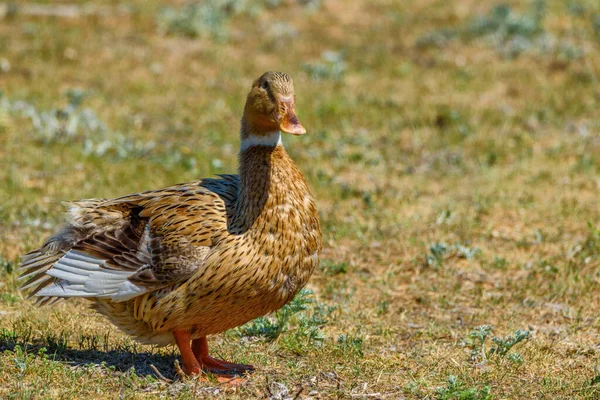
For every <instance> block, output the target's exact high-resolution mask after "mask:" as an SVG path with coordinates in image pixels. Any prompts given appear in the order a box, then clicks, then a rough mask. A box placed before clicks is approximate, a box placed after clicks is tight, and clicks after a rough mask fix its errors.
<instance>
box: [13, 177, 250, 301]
mask: <svg viewBox="0 0 600 400" xmlns="http://www.w3.org/2000/svg"><path fill="white" fill-rule="evenodd" d="M238 184H239V183H238V180H237V177H236V176H234V175H227V176H223V177H222V178H221V179H207V180H203V181H198V182H193V183H189V184H182V185H176V186H172V187H168V188H165V189H161V190H158V191H149V192H144V193H139V194H135V195H130V196H126V197H122V198H118V199H113V200H87V201H82V202H77V203H70V206H71V208H70V212H69V219H68V223H67V225H66V226H65V227H64V228H63V230H62V231H61V232H59V233H58V234H57V235H55V236H53V237H52V238H50V239H49V240H48V241H47V242H46V244H44V246H42V247H41V248H40V249H38V250H35V251H33V252H30V253H28V254H27V255H25V257H24V259H23V262H22V265H21V267H20V270H21V271H22V274H21V276H20V279H26V281H25V283H24V284H23V286H22V289H28V288H33V290H32V292H31V294H30V295H31V296H37V297H38V301H39V302H40V303H46V302H50V301H54V300H55V299H56V298H62V297H85V298H105V299H111V300H113V301H124V300H128V299H131V298H133V297H136V296H139V295H141V294H143V293H146V292H148V291H152V290H156V289H158V288H162V287H166V286H172V285H176V284H177V283H180V282H182V281H185V280H186V279H188V278H189V277H190V276H191V275H192V274H193V273H194V272H195V271H197V270H198V269H199V268H202V266H203V265H204V261H205V259H206V257H207V255H208V254H209V252H210V249H211V247H212V246H213V244H214V239H215V234H216V233H217V232H222V231H223V230H226V227H227V212H228V210H227V209H228V208H229V207H230V205H231V204H232V202H233V201H234V199H235V196H236V194H237V186H238Z"/></svg>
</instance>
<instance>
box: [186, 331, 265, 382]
mask: <svg viewBox="0 0 600 400" xmlns="http://www.w3.org/2000/svg"><path fill="white" fill-rule="evenodd" d="M192 352H193V353H194V355H195V356H196V360H197V361H198V364H199V365H200V366H201V367H202V368H203V369H204V370H208V371H210V372H212V373H215V374H217V375H220V374H231V373H235V372H243V371H253V370H254V367H253V366H252V365H246V364H234V363H231V362H228V361H223V360H217V359H216V358H212V357H211V356H209V355H208V341H207V340H206V337H202V338H200V339H194V340H192ZM182 357H183V354H182Z"/></svg>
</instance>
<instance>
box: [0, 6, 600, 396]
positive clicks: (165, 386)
mask: <svg viewBox="0 0 600 400" xmlns="http://www.w3.org/2000/svg"><path fill="white" fill-rule="evenodd" d="M73 5H74V7H72V8H70V9H68V11H69V12H68V13H67V14H68V15H65V13H66V11H65V10H64V9H62V11H61V10H59V9H57V7H56V6H55V5H54V4H53V3H52V2H40V3H39V4H37V5H35V7H34V4H31V3H26V4H21V3H18V4H16V5H11V6H10V10H9V11H10V12H9V13H8V14H7V15H5V16H4V17H1V18H2V20H1V23H0V89H1V91H2V95H1V97H0V159H1V160H2V163H1V165H2V167H3V168H0V397H2V398H14V399H30V398H90V397H92V396H93V397H94V398H99V399H100V398H117V397H119V398H124V399H137V398H164V397H175V398H182V399H187V398H198V397H200V398H233V399H235V398H240V399H246V398H265V397H266V398H295V397H296V398H313V399H314V398H364V399H367V398H369V399H370V398H384V399H401V398H406V399H522V398H534V399H595V398H598V396H600V371H599V370H598V368H597V365H598V349H597V344H598V343H599V341H600V336H599V333H598V332H599V331H600V319H599V316H598V310H599V309H600V301H599V299H598V296H597V293H598V290H599V285H600V208H599V207H598V204H599V203H598V198H599V191H600V183H599V181H598V176H599V175H600V140H599V134H598V132H599V131H600V111H599V110H600V36H599V35H600V34H599V32H600V28H599V27H600V22H599V21H600V19H599V18H600V8H599V7H598V4H597V2H596V1H593V0H572V1H569V2H559V1H550V0H548V1H539V0H538V1H534V2H517V1H505V2H492V3H489V4H488V3H481V2H475V1H470V0H467V1H461V2H439V1H430V0H415V1H412V2H384V1H381V2H365V1H357V2H342V1H338V0H323V1H317V2H315V1H296V0H289V1H268V2H258V1H215V2H210V3H209V2H196V3H191V4H190V5H186V4H184V3H182V2H173V3H170V4H165V3H164V2H158V1H149V2H141V1H131V2H127V3H125V4H122V3H117V2H95V1H85V0H81V1H77V2H73ZM40 10H41V11H44V13H45V15H40V12H41V11H40ZM59 11H60V12H59ZM266 70H282V71H285V72H288V73H289V74H290V75H291V76H292V77H293V78H294V81H295V84H296V91H297V108H298V110H297V111H298V116H299V118H300V120H301V121H302V123H303V125H304V126H305V127H306V128H307V129H308V131H309V133H308V134H307V135H305V136H304V137H302V138H294V137H286V138H284V139H285V143H286V146H287V148H288V150H289V152H290V153H291V155H292V156H293V158H294V159H295V160H296V162H297V164H298V165H299V167H300V169H301V170H302V171H303V173H304V174H305V175H306V177H307V179H308V181H309V183H310V186H311V187H312V189H313V191H314V194H315V196H316V198H317V199H318V207H319V211H320V214H321V219H322V224H323V230H324V244H325V248H324V251H323V255H322V259H323V260H322V265H321V267H320V268H318V270H317V271H316V272H315V275H314V276H313V278H312V279H311V281H310V283H309V285H308V289H309V290H310V292H303V294H301V295H300V296H299V297H298V298H297V299H296V300H295V302H294V303H292V304H291V305H289V306H288V307H286V308H285V309H284V310H282V311H280V312H278V313H275V314H274V315H271V316H266V317H264V318H260V319H258V320H255V321H253V322H251V323H249V324H248V325H246V326H244V327H240V328H238V329H235V330H232V331H229V332H226V333H224V334H221V335H218V336H215V337H213V338H210V344H211V347H212V348H213V349H214V351H215V354H216V355H218V356H219V357H223V358H228V359H232V360H234V361H235V362H241V363H252V364H254V365H256V366H257V367H258V369H257V371H256V372H255V373H254V374H253V375H251V376H250V377H249V379H248V382H247V383H245V384H244V385H242V386H240V387H238V388H231V387H226V386H222V385H216V384H211V383H203V382H199V381H198V380H193V379H191V380H181V379H179V378H178V377H177V375H176V373H175V368H174V362H175V360H176V359H177V357H178V355H177V352H176V351H175V350H174V349H173V348H170V347H167V348H153V347H150V346H142V345H139V344H137V343H135V342H133V341H131V339H129V338H128V337H126V336H125V335H123V334H122V333H120V332H119V331H117V330H116V329H115V328H114V327H112V326H111V325H110V324H108V323H107V321H106V320H105V319H103V318H102V317H100V316H98V315H96V314H94V313H93V312H91V311H90V310H89V309H88V308H87V307H86V305H85V303H84V302H80V301H72V302H64V303H62V304H60V305H57V306H56V307H53V308H47V309H36V308H35V307H33V306H32V304H31V303H30V302H29V301H27V300H25V299H24V297H23V294H22V293H20V292H19V291H18V290H17V286H18V284H17V282H16V272H15V268H16V266H17V265H18V262H19V255H20V254H23V253H25V252H27V251H29V250H31V249H33V248H35V247H36V246H39V245H40V244H41V243H42V242H43V240H44V239H45V238H46V237H47V236H49V235H50V234H51V233H52V232H53V231H54V229H55V228H56V227H57V226H58V225H59V224H60V222H61V221H62V218H63V208H62V206H61V204H60V201H63V200H71V199H79V198H89V197H112V196H118V195H123V194H127V193H131V192H137V191H142V190H146V189H150V188H158V187H161V186H165V185H169V184H173V183H177V182H183V181H187V180H193V179H197V178H199V177H205V176H211V175H213V174H215V173H227V172H232V171H234V170H235V168H236V163H237V160H236V158H237V145H238V142H237V140H238V137H237V132H238V123H239V118H240V115H241V110H242V107H243V103H244V99H245V95H246V93H247V91H248V89H249V86H250V84H251V82H252V80H253V79H254V78H256V77H257V76H258V75H260V74H261V73H262V72H264V71H266ZM151 366H154V367H155V368H156V369H157V370H158V371H160V373H161V374H162V375H163V376H165V377H166V378H168V379H170V380H172V381H173V382H171V383H169V382H166V381H165V380H163V379H161V377H160V376H159V375H158V374H157V373H156V371H155V370H154V369H153V368H152V367H151Z"/></svg>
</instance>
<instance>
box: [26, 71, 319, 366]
mask: <svg viewBox="0 0 600 400" xmlns="http://www.w3.org/2000/svg"><path fill="white" fill-rule="evenodd" d="M286 133H287V134H291V135H296V136H300V135H304V134H305V133H306V129H305V128H304V127H303V126H302V124H301V123H300V121H299V120H298V117H297V116H296V107H295V94H294V84H293V81H292V79H291V78H290V77H289V75H287V74H285V73H282V72H266V73H264V74H263V75H261V76H260V77H259V78H258V79H256V80H255V81H254V82H253V84H252V88H251V90H250V92H249V93H248V96H247V98H246V103H245V106H244V111H243V116H242V118H241V123H240V152H239V162H238V164H239V165H238V173H237V174H223V175H218V176H217V177H214V178H206V179H201V180H197V181H193V182H189V183H183V184H176V185H173V186H169V187H166V188H163V189H158V190H150V191H145V192H140V193H135V194H131V195H126V196H122V197H118V198H114V199H105V198H100V199H87V200H81V201H74V202H68V203H66V205H67V206H68V210H67V213H66V222H65V223H64V225H63V226H62V227H61V228H60V229H58V230H57V232H56V233H55V234H54V235H53V236H52V237H50V238H49V239H48V240H47V241H46V242H45V243H44V245H42V246H41V247H40V248H39V249H36V250H33V251H31V252H29V253H27V254H25V255H24V256H23V259H22V262H21V264H20V267H19V271H20V277H19V279H20V280H21V282H22V285H21V287H20V289H22V290H25V291H28V292H29V298H34V299H35V304H36V305H37V306H48V305H53V304H56V303H58V302H59V301H61V300H63V299H67V298H83V299H86V300H88V301H89V304H90V305H91V307H92V308H93V309H95V310H96V311H97V312H99V313H100V314H102V315H104V316H106V317H107V318H108V319H109V320H110V322H112V323H113V324H114V325H116V326H117V327H118V328H119V329H120V330H121V331H123V332H124V333H126V334H128V335H130V336H132V337H133V338H134V339H135V340H137V341H138V342H140V343H143V344H153V345H159V346H165V345H171V344H175V345H176V346H177V347H178V348H179V351H180V354H181V361H182V369H183V372H184V373H185V374H187V375H198V374H204V373H207V372H209V373H212V374H215V375H216V376H217V377H227V376H231V374H245V373H247V372H250V371H252V370H254V367H253V366H252V365H245V364H236V363H233V362H229V361H225V360H220V359H217V358H213V357H211V356H210V355H209V347H208V341H207V336H209V335H215V334H218V333H221V332H224V331H226V330H228V329H232V328H235V327H237V326H240V325H243V324H245V323H246V322H248V321H250V320H252V319H255V318H257V317H260V316H263V315H266V314H269V313H271V312H273V311H275V310H277V309H279V308H281V307H283V306H284V305H285V304H286V303H288V302H289V301H291V300H292V299H293V298H294V296H295V295H296V293H298V291H299V290H300V289H301V288H303V287H304V286H305V285H306V284H307V282H308V280H309V278H310V276H311V275H312V273H313V271H314V270H315V267H316V266H317V264H318V263H319V254H320V252H321V248H322V235H321V228H320V222H319V215H318V212H317V207H316V203H315V198H314V197H313V195H312V194H311V191H310V189H309V186H308V184H307V182H306V180H305V178H304V176H303V175H302V173H301V172H300V170H299V169H298V167H297V166H296V164H295V163H294V161H293V160H292V159H291V157H290V156H289V155H288V153H287V152H286V150H285V148H284V146H283V142H282V136H283V134H286Z"/></svg>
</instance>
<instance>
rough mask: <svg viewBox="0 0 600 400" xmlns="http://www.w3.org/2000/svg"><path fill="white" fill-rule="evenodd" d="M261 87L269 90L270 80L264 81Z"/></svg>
mask: <svg viewBox="0 0 600 400" xmlns="http://www.w3.org/2000/svg"><path fill="white" fill-rule="evenodd" d="M260 87H261V88H263V89H265V90H267V89H268V88H269V82H268V81H263V83H261V84H260Z"/></svg>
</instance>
